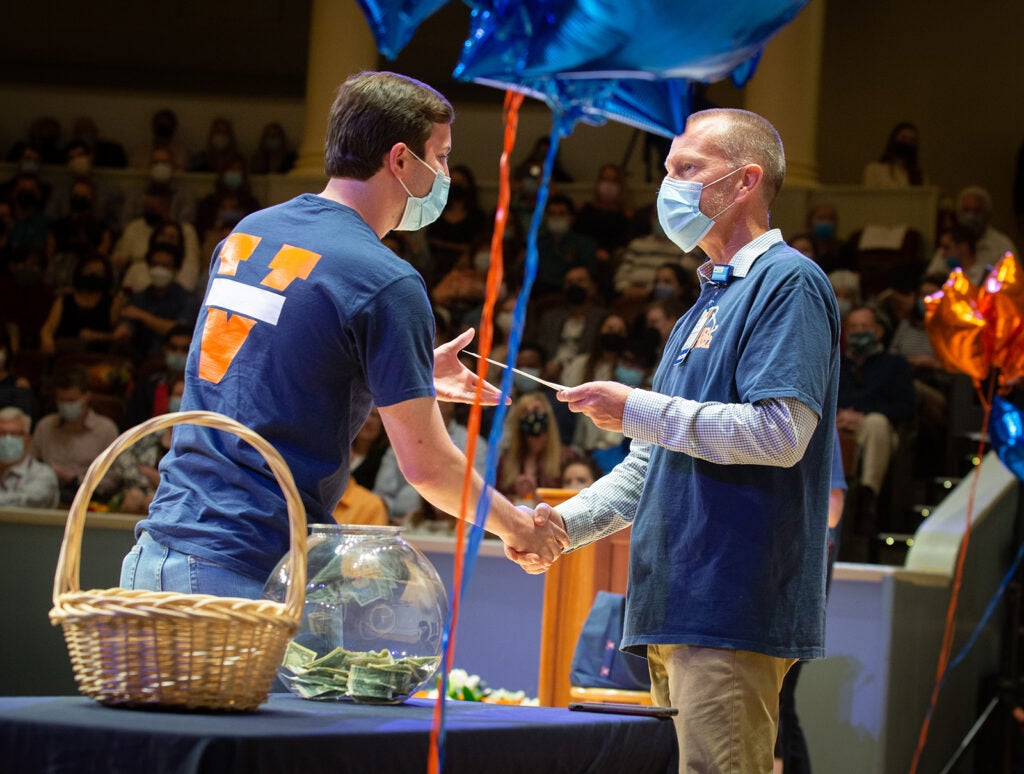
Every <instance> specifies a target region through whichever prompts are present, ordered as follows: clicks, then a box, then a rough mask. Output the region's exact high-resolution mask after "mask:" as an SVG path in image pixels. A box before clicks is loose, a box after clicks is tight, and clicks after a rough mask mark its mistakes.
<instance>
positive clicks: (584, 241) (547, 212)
mask: <svg viewBox="0 0 1024 774" xmlns="http://www.w3.org/2000/svg"><path fill="white" fill-rule="evenodd" d="M573 211H574V210H573V203H572V199H570V198H569V197H568V196H566V195H564V194H552V195H551V196H550V197H549V198H548V202H547V205H546V206H545V207H544V226H543V227H542V228H541V230H540V233H539V234H538V235H537V276H536V278H535V280H534V283H533V291H532V292H531V295H530V298H531V300H534V299H538V300H539V299H542V298H543V296H546V295H547V296H551V295H554V296H557V295H559V294H560V293H561V292H562V287H563V285H564V283H565V274H566V272H567V271H569V269H571V268H573V267H575V266H582V267H583V268H585V269H586V270H587V271H588V272H589V273H590V276H592V277H596V276H597V255H596V245H595V244H594V240H592V239H591V238H590V237H588V236H584V235H583V234H577V233H576V232H575V231H573V230H572V224H573ZM524 261H525V255H524V256H523V257H522V259H521V260H520V261H519V263H520V264H522V263H523V262H524Z"/></svg>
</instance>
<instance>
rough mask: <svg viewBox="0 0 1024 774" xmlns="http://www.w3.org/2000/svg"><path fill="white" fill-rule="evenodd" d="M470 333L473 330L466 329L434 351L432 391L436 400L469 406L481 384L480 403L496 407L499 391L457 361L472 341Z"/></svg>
mask: <svg viewBox="0 0 1024 774" xmlns="http://www.w3.org/2000/svg"><path fill="white" fill-rule="evenodd" d="M473 334H474V330H473V329H472V328H469V329H468V330H466V331H463V332H462V333H460V334H459V335H458V336H456V337H455V338H454V339H452V340H451V341H449V342H448V343H447V344H442V345H441V346H440V347H438V348H437V349H435V350H434V389H435V390H437V399H438V400H445V401H448V402H449V403H472V402H473V399H474V398H475V396H476V387H477V385H478V384H482V385H483V389H482V392H481V395H480V403H481V404H482V405H484V406H497V405H498V401H499V400H500V399H501V390H499V389H498V388H497V387H495V386H494V385H493V384H491V383H490V382H486V381H483V380H481V379H480V377H479V376H477V375H476V374H475V373H473V372H472V371H470V370H469V369H468V368H466V366H465V365H463V364H462V361H461V360H459V352H461V351H462V349H463V348H464V347H465V346H466V345H467V344H469V342H471V341H472V340H473Z"/></svg>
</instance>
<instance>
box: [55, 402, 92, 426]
mask: <svg viewBox="0 0 1024 774" xmlns="http://www.w3.org/2000/svg"><path fill="white" fill-rule="evenodd" d="M84 409H85V407H84V406H83V405H82V401H80V400H59V401H57V413H58V414H60V418H61V419H63V420H64V421H65V422H74V421H75V420H76V419H78V418H79V417H80V416H82V412H83V411H84Z"/></svg>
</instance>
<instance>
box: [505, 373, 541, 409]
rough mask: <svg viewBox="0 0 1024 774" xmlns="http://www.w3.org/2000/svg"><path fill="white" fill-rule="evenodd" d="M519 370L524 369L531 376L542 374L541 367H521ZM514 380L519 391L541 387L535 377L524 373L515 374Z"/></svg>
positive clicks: (534, 389) (528, 390)
mask: <svg viewBox="0 0 1024 774" xmlns="http://www.w3.org/2000/svg"><path fill="white" fill-rule="evenodd" d="M519 370H520V371H522V372H523V373H527V374H529V375H530V376H540V369H539V368H520V369H519ZM512 382H513V384H514V385H515V387H516V389H517V390H519V392H535V391H536V390H537V389H538V388H539V387H540V385H539V384H537V382H535V381H533V379H530V378H528V377H526V376H523V374H516V375H515V376H513V378H512ZM521 421H522V420H520V422H521Z"/></svg>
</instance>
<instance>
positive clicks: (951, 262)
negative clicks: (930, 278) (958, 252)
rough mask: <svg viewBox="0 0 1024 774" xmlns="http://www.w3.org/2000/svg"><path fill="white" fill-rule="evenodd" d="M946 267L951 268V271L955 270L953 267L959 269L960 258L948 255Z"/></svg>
mask: <svg viewBox="0 0 1024 774" xmlns="http://www.w3.org/2000/svg"><path fill="white" fill-rule="evenodd" d="M946 268H947V269H949V270H950V271H953V269H959V268H960V259H959V258H957V257H956V256H955V255H947V256H946Z"/></svg>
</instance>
